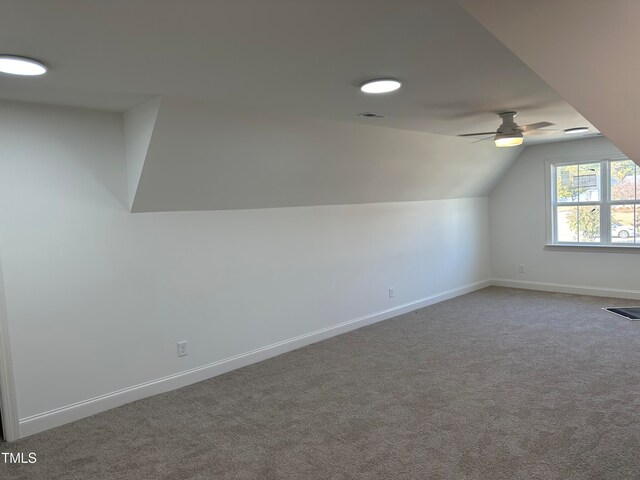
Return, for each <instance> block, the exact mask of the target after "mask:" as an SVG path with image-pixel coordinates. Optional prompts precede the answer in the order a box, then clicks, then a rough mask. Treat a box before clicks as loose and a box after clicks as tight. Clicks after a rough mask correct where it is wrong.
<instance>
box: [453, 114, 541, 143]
mask: <svg viewBox="0 0 640 480" xmlns="http://www.w3.org/2000/svg"><path fill="white" fill-rule="evenodd" d="M517 114H518V113H517V112H502V113H499V114H498V116H499V117H500V118H502V123H501V124H500V126H499V127H498V130H496V131H495V132H476V133H463V134H461V135H458V136H459V137H475V136H481V135H495V137H494V138H493V141H494V142H495V144H496V147H515V146H518V145H522V142H523V141H524V137H525V136H526V135H544V134H548V133H553V131H552V130H545V131H541V132H536V130H540V129H541V128H545V127H550V126H551V125H553V123H550V122H538V123H530V124H529V125H518V124H517V123H516V120H515V118H516V115H517Z"/></svg>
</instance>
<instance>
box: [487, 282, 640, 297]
mask: <svg viewBox="0 0 640 480" xmlns="http://www.w3.org/2000/svg"><path fill="white" fill-rule="evenodd" d="M491 284H492V285H494V286H496V287H510V288H523V289H526V290H540V291H543V292H557V293H572V294H575V295H592V296H595V297H612V298H627V299H630V300H640V290H622V289H619V288H607V287H589V286H586V285H567V284H562V283H548V282H532V281H525V280H512V279H509V278H494V279H492V280H491Z"/></svg>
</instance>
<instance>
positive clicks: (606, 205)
mask: <svg viewBox="0 0 640 480" xmlns="http://www.w3.org/2000/svg"><path fill="white" fill-rule="evenodd" d="M617 160H627V158H626V157H616V158H607V159H599V160H596V159H583V160H579V161H563V162H553V163H551V175H550V179H549V180H550V190H551V191H550V192H549V193H550V197H551V202H549V203H548V205H549V206H550V210H551V212H550V215H551V229H552V230H551V243H552V244H557V245H567V244H570V245H606V246H621V244H620V243H616V242H613V239H612V227H611V207H614V206H616V205H635V206H636V209H637V208H639V207H640V198H636V199H635V200H612V199H611V195H612V193H611V162H612V161H617ZM594 163H597V164H599V165H600V186H599V195H600V199H599V200H583V201H580V200H576V201H569V202H566V201H559V200H558V169H559V168H560V167H563V166H577V167H578V168H579V167H580V165H583V164H594ZM636 175H640V167H638V166H636ZM636 178H637V177H636ZM636 191H637V190H636ZM589 206H593V207H599V209H600V237H599V238H600V241H598V242H585V241H580V240H576V241H571V242H568V241H560V240H558V208H559V207H589ZM634 219H635V217H634ZM634 226H635V225H634ZM578 229H579V227H578ZM578 238H579V237H578ZM624 246H625V247H627V248H628V247H629V246H631V247H640V231H638V230H636V237H635V243H632V244H630V245H624Z"/></svg>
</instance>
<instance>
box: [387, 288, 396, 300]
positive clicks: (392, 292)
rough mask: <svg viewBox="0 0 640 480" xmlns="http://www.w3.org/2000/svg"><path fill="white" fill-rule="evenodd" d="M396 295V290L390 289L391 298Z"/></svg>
mask: <svg viewBox="0 0 640 480" xmlns="http://www.w3.org/2000/svg"><path fill="white" fill-rule="evenodd" d="M395 294H396V292H395V289H394V288H393V287H389V298H393V297H394V295H395Z"/></svg>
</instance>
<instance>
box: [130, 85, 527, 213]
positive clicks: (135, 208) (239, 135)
mask: <svg viewBox="0 0 640 480" xmlns="http://www.w3.org/2000/svg"><path fill="white" fill-rule="evenodd" d="M156 108H157V116H156V118H155V123H154V126H153V134H152V135H150V134H149V128H148V127H149V126H150V125H151V121H152V119H153V118H154V115H153V112H155V111H156V110H155V109H156ZM125 117H126V118H127V119H128V120H127V123H128V127H127V128H128V131H129V132H130V134H132V136H130V138H129V139H128V140H127V153H128V166H129V172H130V173H129V175H130V177H129V178H130V181H131V182H132V183H131V184H130V188H131V211H132V212H155V211H185V210H218V209H242V208H265V207H295V206H308V205H332V204H353V203H375V202H390V201H409V200H430V199H442V198H458V197H473V196H480V195H486V194H487V193H488V192H489V191H490V190H491V189H492V188H493V185H494V184H495V183H496V182H497V180H498V179H499V178H500V177H501V176H502V174H503V173H504V172H505V171H506V169H507V168H508V167H509V166H510V165H511V163H512V162H513V161H514V160H515V158H516V157H517V156H518V155H519V153H520V151H521V150H520V148H512V149H496V148H495V147H494V145H493V142H480V143H476V144H473V143H469V141H468V140H466V139H459V138H455V137H449V136H443V135H436V134H429V133H420V132H411V131H405V130H398V129H391V128H382V127H374V126H362V125H355V124H350V123H343V122H332V121H325V120H317V119H309V118H302V117H294V116H285V115H264V114H255V113H250V112H239V111H227V110H221V109H217V108H215V107H214V106H212V105H208V104H205V103H203V102H199V101H193V100H188V99H184V98H178V97H163V98H162V100H161V101H160V100H156V101H154V102H151V103H148V104H145V105H143V106H142V107H138V108H137V109H134V111H131V112H128V113H127V114H126V115H125ZM147 139H149V141H148V148H147V149H146V155H142V154H141V152H142V150H143V148H142V147H143V146H144V144H145V142H146V141H147ZM143 157H144V166H143V168H142V170H141V174H140V175H139V181H138V182H137V185H135V183H136V178H137V177H136V175H137V172H138V171H139V170H140V161H141V159H142V158H143Z"/></svg>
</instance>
